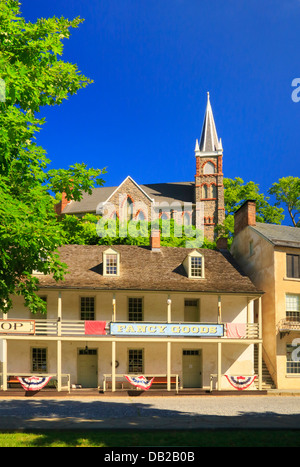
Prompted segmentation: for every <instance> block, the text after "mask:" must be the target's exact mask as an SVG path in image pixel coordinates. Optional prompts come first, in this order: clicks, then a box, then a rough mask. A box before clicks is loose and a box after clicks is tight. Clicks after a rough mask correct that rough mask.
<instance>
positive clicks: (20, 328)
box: [0, 319, 35, 334]
mask: <svg viewBox="0 0 300 467" xmlns="http://www.w3.org/2000/svg"><path fill="white" fill-rule="evenodd" d="M34 332H35V322H34V321H31V320H16V319H11V320H9V319H1V320H0V334H34Z"/></svg>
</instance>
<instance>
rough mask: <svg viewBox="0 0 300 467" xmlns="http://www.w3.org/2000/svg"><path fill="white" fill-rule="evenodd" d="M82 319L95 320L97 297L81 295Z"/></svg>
mask: <svg viewBox="0 0 300 467" xmlns="http://www.w3.org/2000/svg"><path fill="white" fill-rule="evenodd" d="M80 319H81V320H83V321H94V319H95V297H80Z"/></svg>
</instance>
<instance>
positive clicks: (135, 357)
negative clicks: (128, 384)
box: [128, 349, 144, 374]
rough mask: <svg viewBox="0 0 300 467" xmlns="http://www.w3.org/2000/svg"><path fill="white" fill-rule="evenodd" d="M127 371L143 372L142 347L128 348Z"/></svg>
mask: <svg viewBox="0 0 300 467" xmlns="http://www.w3.org/2000/svg"><path fill="white" fill-rule="evenodd" d="M128 372H129V373H139V374H143V373H144V351H143V349H129V350H128Z"/></svg>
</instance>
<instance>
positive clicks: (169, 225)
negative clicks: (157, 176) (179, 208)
mask: <svg viewBox="0 0 300 467" xmlns="http://www.w3.org/2000/svg"><path fill="white" fill-rule="evenodd" d="M99 222H100V227H101V235H99V229H98V228H97V224H98V223H99ZM61 223H62V226H63V231H64V232H65V241H66V243H67V244H75V245H140V246H149V245H150V236H151V229H152V227H153V226H152V224H151V222H147V221H133V220H132V221H128V222H127V223H126V225H125V226H123V227H122V226H120V223H119V220H118V219H116V221H114V220H110V219H109V220H107V219H105V218H101V217H100V216H97V215H95V214H86V215H85V216H83V217H82V218H79V217H77V216H74V215H65V216H63V217H62V218H61ZM98 225H99V224H98ZM154 227H157V228H158V229H159V230H160V232H161V245H162V246H170V247H186V245H187V242H188V241H189V240H195V239H196V238H201V240H202V236H201V233H200V232H199V231H197V230H196V228H195V227H194V226H179V225H178V224H176V223H175V221H174V219H171V220H162V219H160V220H158V221H156V225H154ZM199 246H201V247H203V248H215V243H214V242H208V241H207V240H206V239H204V240H203V242H201V245H199Z"/></svg>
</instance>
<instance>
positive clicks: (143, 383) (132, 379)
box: [124, 375, 154, 391]
mask: <svg viewBox="0 0 300 467" xmlns="http://www.w3.org/2000/svg"><path fill="white" fill-rule="evenodd" d="M124 376H125V378H126V379H127V381H129V383H130V384H132V385H133V386H135V387H137V388H139V389H144V390H145V391H148V389H150V388H151V385H152V383H153V380H154V378H152V379H150V380H147V378H145V376H127V375H124Z"/></svg>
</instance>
